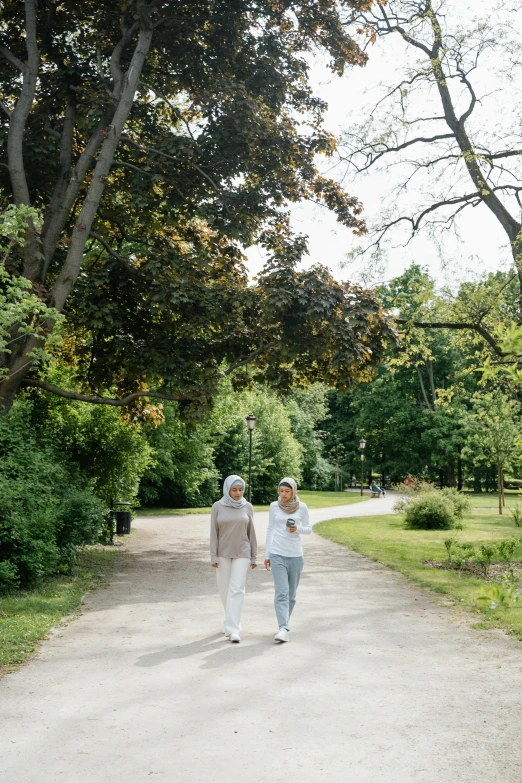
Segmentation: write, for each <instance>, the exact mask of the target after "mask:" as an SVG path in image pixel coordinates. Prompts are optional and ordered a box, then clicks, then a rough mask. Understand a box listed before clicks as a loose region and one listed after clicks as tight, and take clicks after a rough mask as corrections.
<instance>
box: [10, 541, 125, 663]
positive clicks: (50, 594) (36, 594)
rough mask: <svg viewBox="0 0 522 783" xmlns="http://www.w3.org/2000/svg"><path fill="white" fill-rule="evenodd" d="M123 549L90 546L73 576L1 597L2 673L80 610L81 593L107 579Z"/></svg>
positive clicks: (29, 653)
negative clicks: (64, 619) (66, 617)
mask: <svg viewBox="0 0 522 783" xmlns="http://www.w3.org/2000/svg"><path fill="white" fill-rule="evenodd" d="M120 551H121V550H120V549H118V548H116V547H114V548H113V547H104V548H103V549H102V548H96V549H89V550H87V551H86V552H84V553H82V554H81V555H80V558H79V563H78V565H77V566H75V567H74V570H73V573H72V574H71V575H70V576H56V577H53V578H52V579H49V580H47V581H45V582H44V583H42V584H41V585H39V586H38V587H37V588H35V589H34V590H27V591H23V592H19V593H14V594H12V595H10V596H5V597H3V598H0V676H1V675H2V674H3V673H6V672H7V671H11V670H12V669H13V668H14V667H16V666H17V665H19V664H21V663H23V662H24V661H26V660H27V659H28V658H29V657H30V656H31V655H32V654H33V653H34V651H35V649H36V647H37V645H38V642H39V641H40V640H41V639H45V638H47V636H46V635H47V633H48V632H49V631H50V630H51V628H53V627H54V626H55V625H58V623H59V622H60V621H61V620H62V618H63V617H64V616H66V615H74V614H78V613H79V609H80V604H81V600H82V596H83V595H84V594H85V593H86V592H87V591H88V590H93V589H94V588H95V587H99V586H100V585H102V584H104V583H106V582H107V579H108V577H109V576H110V573H111V572H112V568H113V565H114V562H115V558H116V557H118V555H119V553H120Z"/></svg>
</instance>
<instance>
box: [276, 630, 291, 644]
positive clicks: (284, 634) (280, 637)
mask: <svg viewBox="0 0 522 783" xmlns="http://www.w3.org/2000/svg"><path fill="white" fill-rule="evenodd" d="M274 641H275V642H289V641H290V636H289V635H288V631H287V630H286V628H280V629H279V631H278V632H277V633H276V635H275V636H274Z"/></svg>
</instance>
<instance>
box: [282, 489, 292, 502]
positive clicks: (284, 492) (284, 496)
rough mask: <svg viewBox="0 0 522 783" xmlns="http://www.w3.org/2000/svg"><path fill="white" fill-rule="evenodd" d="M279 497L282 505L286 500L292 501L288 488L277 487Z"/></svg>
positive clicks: (290, 491)
mask: <svg viewBox="0 0 522 783" xmlns="http://www.w3.org/2000/svg"><path fill="white" fill-rule="evenodd" d="M279 497H280V498H281V500H282V501H283V502H284V503H286V502H287V501H288V500H292V490H291V489H290V487H279Z"/></svg>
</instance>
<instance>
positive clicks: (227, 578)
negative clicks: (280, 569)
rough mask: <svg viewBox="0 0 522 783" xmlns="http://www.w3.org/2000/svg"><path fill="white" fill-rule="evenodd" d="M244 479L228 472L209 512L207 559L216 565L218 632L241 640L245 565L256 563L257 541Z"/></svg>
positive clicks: (254, 564)
mask: <svg viewBox="0 0 522 783" xmlns="http://www.w3.org/2000/svg"><path fill="white" fill-rule="evenodd" d="M244 491H245V482H244V481H243V479H242V478H241V477H240V476H228V478H226V479H225V482H224V484H223V497H222V498H221V500H218V502H217V503H214V505H213V506H212V514H211V515H210V563H211V565H212V567H213V568H215V569H216V577H217V585H218V590H219V595H220V596H221V601H222V602H223V607H224V609H225V619H224V621H223V627H222V629H221V633H224V634H225V636H230V641H231V642H240V641H241V610H242V609H243V600H244V598H245V585H246V578H247V573H248V567H249V566H250V568H255V567H256V557H257V541H256V531H255V530H254V509H253V508H252V506H251V505H250V503H248V502H247V501H246V500H245V498H244V497H243V493H244Z"/></svg>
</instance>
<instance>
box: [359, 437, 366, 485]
mask: <svg viewBox="0 0 522 783" xmlns="http://www.w3.org/2000/svg"><path fill="white" fill-rule="evenodd" d="M359 448H360V449H361V497H362V494H363V482H364V449H365V448H366V441H365V440H364V438H361V440H360V441H359Z"/></svg>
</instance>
